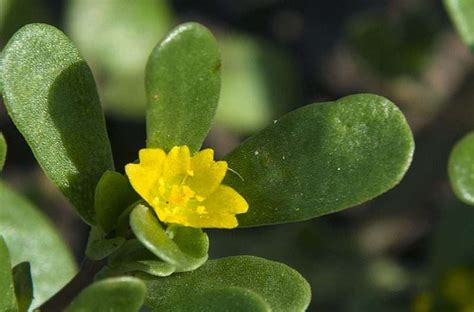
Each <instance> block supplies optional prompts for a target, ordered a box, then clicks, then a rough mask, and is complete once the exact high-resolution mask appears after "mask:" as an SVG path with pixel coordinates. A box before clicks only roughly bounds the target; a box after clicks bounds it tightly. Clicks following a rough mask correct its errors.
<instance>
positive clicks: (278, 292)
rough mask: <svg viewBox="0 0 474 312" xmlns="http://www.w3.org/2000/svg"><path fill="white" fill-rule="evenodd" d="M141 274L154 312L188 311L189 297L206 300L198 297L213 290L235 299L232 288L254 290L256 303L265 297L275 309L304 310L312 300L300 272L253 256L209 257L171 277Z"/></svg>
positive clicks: (264, 299) (147, 302) (146, 303)
mask: <svg viewBox="0 0 474 312" xmlns="http://www.w3.org/2000/svg"><path fill="white" fill-rule="evenodd" d="M140 277H141V278H142V279H143V280H144V281H145V283H146V284H147V288H148V296H147V299H146V301H145V305H146V306H148V307H150V308H151V310H152V311H185V309H183V308H182V307H183V306H184V307H185V306H186V303H184V301H186V299H187V298H189V300H191V301H193V300H196V301H200V302H202V301H201V300H199V299H196V298H198V297H199V296H201V295H202V296H210V294H212V293H214V294H217V295H216V296H217V297H220V298H219V300H223V301H222V302H225V301H226V300H229V301H232V299H231V293H232V291H231V290H230V289H229V287H232V288H234V287H238V288H241V289H244V290H242V291H240V294H239V295H237V296H239V297H240V298H242V296H243V295H242V292H243V291H245V290H248V291H249V292H252V293H254V294H255V296H253V298H252V299H251V300H252V301H254V303H256V301H258V299H256V298H261V299H262V300H263V301H264V302H265V303H266V305H268V306H269V307H270V309H271V311H274V312H277V311H285V312H289V311H304V310H305V309H306V307H307V306H308V305H309V302H310V299H311V290H310V287H309V284H308V282H306V280H305V279H304V278H303V277H302V276H301V275H300V274H299V273H298V272H296V271H295V270H293V269H291V268H289V267H288V266H286V265H284V264H281V263H277V262H273V261H269V260H265V259H262V258H257V257H252V256H238V257H229V258H222V259H217V260H209V261H207V262H206V264H204V265H203V266H202V267H200V268H198V269H197V270H195V271H192V272H186V273H181V274H173V275H171V276H169V277H167V278H161V279H160V278H154V277H151V276H147V275H140ZM190 294H191V296H190ZM190 297H191V298H190ZM208 298H209V297H208ZM216 300H217V299H216ZM234 303H235V302H234ZM209 304H210V305H212V303H211V302H210V303H209ZM209 311H214V310H209ZM217 311H221V310H217ZM256 311H260V310H256ZM264 311H265V310H264Z"/></svg>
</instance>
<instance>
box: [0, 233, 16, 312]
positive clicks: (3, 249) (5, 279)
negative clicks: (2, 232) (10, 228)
mask: <svg viewBox="0 0 474 312" xmlns="http://www.w3.org/2000/svg"><path fill="white" fill-rule="evenodd" d="M0 277H1V278H0V294H1V295H0V307H1V308H2V310H4V311H12V312H14V311H18V306H17V303H16V297H15V288H14V285H13V276H12V266H11V262H10V254H9V252H8V247H7V245H6V243H5V241H4V240H3V238H2V237H1V236H0Z"/></svg>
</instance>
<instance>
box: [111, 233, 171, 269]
mask: <svg viewBox="0 0 474 312" xmlns="http://www.w3.org/2000/svg"><path fill="white" fill-rule="evenodd" d="M175 270H176V268H175V267H174V265H172V264H169V263H167V262H164V261H160V260H158V259H156V256H155V254H153V253H152V252H151V251H149V250H148V249H146V248H145V246H143V244H142V243H141V242H140V241H139V240H137V239H131V240H128V241H127V242H125V244H123V245H122V246H121V247H120V248H119V249H118V250H117V251H116V252H114V253H113V254H112V255H110V257H109V258H108V267H107V269H106V270H105V272H102V273H103V274H109V275H111V274H118V273H125V272H130V271H140V272H145V273H148V274H151V275H155V276H168V275H170V274H172V273H173V272H174V271H175Z"/></svg>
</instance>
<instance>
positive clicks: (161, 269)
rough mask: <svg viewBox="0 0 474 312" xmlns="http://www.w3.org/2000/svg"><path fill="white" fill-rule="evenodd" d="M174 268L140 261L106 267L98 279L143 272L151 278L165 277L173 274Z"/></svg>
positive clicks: (155, 262)
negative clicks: (151, 276)
mask: <svg viewBox="0 0 474 312" xmlns="http://www.w3.org/2000/svg"><path fill="white" fill-rule="evenodd" d="M175 270H176V268H175V267H174V266H173V265H172V264H169V263H166V262H163V261H160V260H140V261H134V262H123V263H119V264H117V265H114V266H107V267H106V268H105V269H104V270H102V271H101V272H100V275H99V276H100V277H109V276H116V275H123V274H124V273H129V272H143V273H147V274H150V275H153V276H159V277H166V276H169V275H171V274H173V273H174V272H175Z"/></svg>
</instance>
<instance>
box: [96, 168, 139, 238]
mask: <svg viewBox="0 0 474 312" xmlns="http://www.w3.org/2000/svg"><path fill="white" fill-rule="evenodd" d="M139 198H140V197H139V196H138V195H137V194H136V193H135V191H134V190H133V188H132V186H131V185H130V183H129V182H128V179H127V178H126V177H125V176H123V175H122V174H120V173H118V172H115V171H106V172H105V173H104V175H103V176H102V177H101V178H100V180H99V183H98V184H97V187H96V189H95V212H96V218H97V223H98V224H99V225H100V226H101V227H102V229H104V231H105V232H107V233H108V232H110V231H111V230H113V229H114V228H115V227H116V226H117V221H118V218H119V216H120V215H121V214H122V212H124V211H125V209H127V208H128V206H129V205H131V204H132V203H133V202H135V201H137V200H138V199H139Z"/></svg>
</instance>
